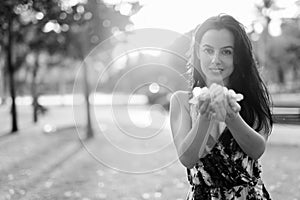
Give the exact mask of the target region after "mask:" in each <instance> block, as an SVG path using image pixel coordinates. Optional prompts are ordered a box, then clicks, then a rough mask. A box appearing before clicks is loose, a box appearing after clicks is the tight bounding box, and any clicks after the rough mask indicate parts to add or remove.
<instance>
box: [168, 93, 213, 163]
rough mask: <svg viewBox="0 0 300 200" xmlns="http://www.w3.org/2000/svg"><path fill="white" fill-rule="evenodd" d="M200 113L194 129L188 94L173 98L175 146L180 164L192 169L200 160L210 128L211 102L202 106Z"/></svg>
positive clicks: (171, 106) (180, 94) (172, 120)
mask: <svg viewBox="0 0 300 200" xmlns="http://www.w3.org/2000/svg"><path fill="white" fill-rule="evenodd" d="M200 112H201V113H203V114H201V115H198V117H197V120H196V122H195V126H193V127H192V121H191V117H190V114H189V104H188V94H187V93H184V92H176V93H174V94H173V96H172V98H171V105H170V124H171V131H172V135H173V140H174V144H175V146H176V149H177V153H178V157H179V160H180V162H181V163H182V164H183V165H184V166H185V167H187V168H192V167H193V166H194V165H195V164H196V163H197V162H198V160H199V151H200V148H201V146H202V145H201V144H202V143H203V141H204V138H205V135H206V134H207V130H208V128H209V124H210V120H209V116H208V113H209V101H205V102H204V103H203V104H202V105H201V106H200Z"/></svg>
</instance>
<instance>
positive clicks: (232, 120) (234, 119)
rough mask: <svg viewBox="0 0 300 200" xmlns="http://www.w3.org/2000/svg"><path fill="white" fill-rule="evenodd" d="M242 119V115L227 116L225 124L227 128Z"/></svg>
mask: <svg viewBox="0 0 300 200" xmlns="http://www.w3.org/2000/svg"><path fill="white" fill-rule="evenodd" d="M240 117H241V115H240V113H236V114H234V115H231V116H227V117H226V119H225V123H226V125H227V126H230V125H233V124H234V123H236V122H237V120H238V119H239V118H240Z"/></svg>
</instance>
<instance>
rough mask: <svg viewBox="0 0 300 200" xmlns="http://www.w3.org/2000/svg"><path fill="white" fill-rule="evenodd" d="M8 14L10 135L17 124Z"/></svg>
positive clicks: (11, 39) (16, 128)
mask: <svg viewBox="0 0 300 200" xmlns="http://www.w3.org/2000/svg"><path fill="white" fill-rule="evenodd" d="M7 14H8V30H7V34H8V44H7V50H6V51H7V54H6V56H7V67H8V75H9V76H8V77H9V91H10V96H11V123H12V128H11V133H15V132H17V131H18V123H17V108H16V101H15V98H16V93H15V82H14V66H13V64H12V50H13V49H12V48H13V30H12V20H13V19H12V15H11V13H10V11H8V12H7Z"/></svg>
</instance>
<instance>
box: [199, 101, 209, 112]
mask: <svg viewBox="0 0 300 200" xmlns="http://www.w3.org/2000/svg"><path fill="white" fill-rule="evenodd" d="M208 105H209V100H205V101H204V102H203V104H202V105H201V106H200V113H201V114H203V113H205V112H206V111H207V109H208Z"/></svg>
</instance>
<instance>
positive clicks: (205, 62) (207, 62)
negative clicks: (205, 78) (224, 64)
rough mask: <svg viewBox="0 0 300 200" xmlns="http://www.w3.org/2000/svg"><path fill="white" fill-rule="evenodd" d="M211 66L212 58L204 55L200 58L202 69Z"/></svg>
mask: <svg viewBox="0 0 300 200" xmlns="http://www.w3.org/2000/svg"><path fill="white" fill-rule="evenodd" d="M210 64H211V58H210V57H209V56H207V55H202V56H201V57H200V66H201V68H202V69H205V68H207V67H208V66H209V65H210Z"/></svg>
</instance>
